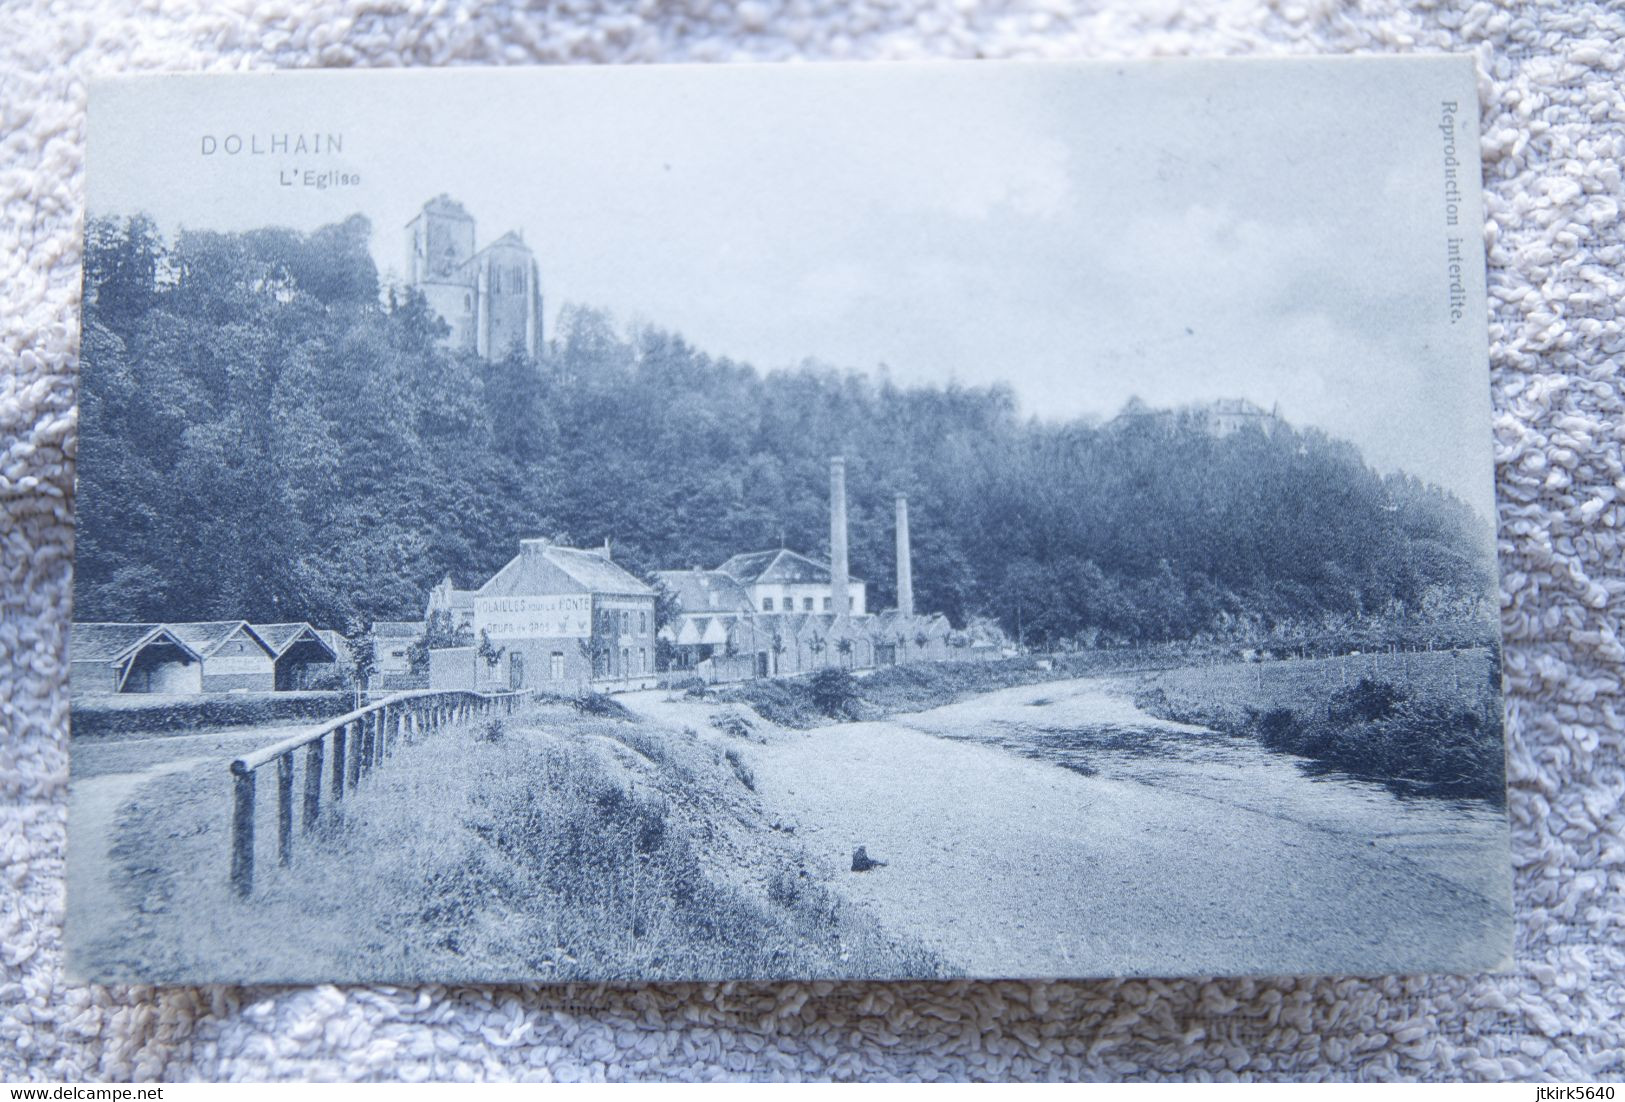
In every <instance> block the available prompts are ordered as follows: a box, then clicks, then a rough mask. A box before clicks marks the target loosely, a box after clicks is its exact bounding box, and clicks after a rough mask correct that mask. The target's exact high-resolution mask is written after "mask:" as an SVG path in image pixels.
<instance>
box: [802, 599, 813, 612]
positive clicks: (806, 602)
mask: <svg viewBox="0 0 1625 1102" xmlns="http://www.w3.org/2000/svg"><path fill="white" fill-rule="evenodd" d="M812 610H813V603H812V598H811V597H803V598H801V611H803V612H811V611H812Z"/></svg>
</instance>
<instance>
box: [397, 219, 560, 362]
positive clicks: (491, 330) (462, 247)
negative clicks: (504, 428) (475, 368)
mask: <svg viewBox="0 0 1625 1102" xmlns="http://www.w3.org/2000/svg"><path fill="white" fill-rule="evenodd" d="M406 277H407V282H408V283H410V284H411V286H413V287H415V288H417V289H418V290H419V291H421V292H422V293H423V297H424V299H425V300H426V301H427V302H428V304H429V307H430V309H432V310H433V311H434V312H435V313H436V314H438V315H440V318H441V320H443V321H444V322H445V323H446V324H447V325H448V326H450V328H451V334H450V336H449V337H448V338H447V341H446V343H447V344H448V345H449V346H450V347H452V348H460V349H466V350H468V351H471V352H474V353H476V354H477V355H479V356H481V357H482V358H484V359H487V360H497V359H501V358H502V357H504V356H506V355H507V354H508V353H510V352H512V351H513V350H514V349H516V348H517V349H519V350H521V351H523V352H524V353H525V354H526V355H528V356H530V357H531V358H533V359H534V358H537V357H539V356H540V355H541V350H542V291H541V271H540V269H539V268H538V267H537V264H536V260H535V257H534V255H533V254H532V253H531V250H530V247H529V246H528V245H526V244H525V241H524V238H522V237H521V236H519V235H518V234H516V233H511V232H510V233H506V234H503V235H502V237H500V238H498V239H497V240H496V241H495V242H493V243H492V244H490V245H487V246H486V247H485V248H483V249H480V250H478V251H475V248H474V217H473V215H471V214H469V213H468V211H466V210H465V209H463V205H462V204H461V203H459V202H457V200H455V199H453V198H451V197H450V196H448V195H437V196H436V197H435V198H433V199H430V200H429V201H428V202H427V203H425V204H423V209H422V210H421V211H419V212H418V214H417V216H416V217H414V218H413V219H412V220H411V221H410V222H408V223H407V224H406Z"/></svg>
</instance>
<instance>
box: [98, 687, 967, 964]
mask: <svg viewBox="0 0 1625 1102" xmlns="http://www.w3.org/2000/svg"><path fill="white" fill-rule="evenodd" d="M599 710H601V711H605V712H609V713H612V714H608V715H604V714H596V715H595V714H590V713H589V712H584V711H582V710H580V709H578V708H573V707H571V706H569V705H567V704H562V703H557V702H547V703H544V704H540V705H538V706H536V707H534V708H532V709H530V710H529V711H527V712H525V713H522V714H520V715H517V716H514V717H509V718H507V719H506V720H505V721H501V722H497V721H486V722H482V723H479V724H476V725H473V726H471V727H470V728H468V729H466V730H464V731H451V732H446V733H444V734H442V735H439V736H435V737H431V738H426V739H423V740H422V741H420V742H417V743H414V744H410V745H405V746H403V747H401V749H400V750H399V752H398V753H397V754H395V755H393V756H392V757H391V758H390V759H389V760H388V761H387V762H386V764H385V766H384V767H383V768H381V769H380V770H378V771H377V772H376V773H374V774H373V775H372V776H371V777H369V778H368V779H367V780H366V781H365V782H364V783H363V785H362V787H361V789H360V790H359V792H358V793H356V794H355V795H354V796H353V797H352V798H350V799H348V800H346V801H344V803H343V804H341V805H340V806H339V808H338V813H337V814H333V815H331V816H330V817H329V818H328V819H327V821H326V822H325V823H324V825H323V826H322V828H321V830H320V835H319V837H318V838H315V839H307V838H305V837H304V836H303V835H301V836H300V838H299V844H300V848H299V850H298V851H297V853H296V859H295V865H294V867H293V868H292V869H279V868H277V867H276V863H275V851H274V847H275V837H276V831H275V820H274V814H275V812H274V807H275V801H274V799H262V800H260V801H259V809H258V815H257V827H256V829H257V835H258V840H259V844H258V846H257V858H258V868H259V877H258V881H257V883H256V888H255V892H254V896H253V899H252V900H251V901H250V902H248V903H244V902H240V901H238V900H236V899H234V898H233V897H232V896H231V895H230V894H229V892H228V889H227V843H226V827H227V820H228V815H229V807H230V803H229V800H228V792H229V786H228V783H227V774H226V768H225V762H224V761H223V760H222V761H221V762H220V763H219V764H218V765H215V764H210V765H209V766H206V767H202V766H200V767H198V768H194V769H191V770H188V771H187V772H185V773H181V774H177V775H174V776H170V777H166V778H162V779H161V780H158V781H154V782H152V783H151V784H149V785H147V786H145V787H144V788H143V790H142V791H141V792H140V793H138V794H137V798H136V799H135V800H134V801H132V802H131V803H129V804H127V805H126V807H125V809H124V811H123V813H122V814H121V816H120V826H119V830H118V832H117V834H118V842H117V846H116V848H115V851H114V858H115V861H116V869H115V874H114V875H115V880H116V881H117V882H118V885H119V891H120V892H121V893H122V894H124V896H125V900H124V902H125V903H126V906H127V907H128V909H129V911H130V913H131V916H132V920H131V921H130V922H129V923H128V924H127V925H126V926H125V927H124V928H123V930H122V932H121V935H120V937H119V939H118V943H117V944H116V945H108V946H102V947H99V949H98V951H97V952H95V953H92V954H90V955H89V962H90V963H91V964H92V965H93V966H95V965H96V963H97V962H98V961H99V962H101V966H96V967H93V971H95V973H96V975H97V978H100V979H111V978H118V977H120V976H128V977H130V978H136V977H140V978H142V979H144V980H148V981H150V980H154V979H161V980H166V981H171V982H174V981H202V980H217V981H218V980H231V979H257V980H269V981H284V980H285V981H314V980H335V979H338V980H358V981H359V980H377V981H391V980H394V981H406V980H426V979H437V980H470V981H472V980H517V979H536V980H578V979H579V980H634V979H637V980H650V979H672V980H678V979H718V978H740V977H753V978H755V977H759V978H786V977H800V978H808V977H820V976H874V977H898V976H931V975H937V974H941V973H942V966H941V965H940V963H939V962H937V961H936V960H935V959H934V958H933V957H931V956H930V955H929V954H928V953H926V952H924V951H923V950H920V949H918V948H916V947H914V946H913V945H911V944H899V943H898V942H896V941H895V940H893V939H890V938H887V937H885V936H883V935H882V934H881V933H880V932H879V931H878V930H877V929H876V928H875V927H874V926H873V925H872V923H871V922H870V921H869V920H868V919H867V917H866V916H865V915H863V914H861V913H859V912H856V911H853V910H851V909H850V908H848V907H847V906H845V905H844V904H842V903H841V901H840V900H838V899H837V898H836V897H835V896H833V895H832V894H831V893H829V892H828V891H826V890H824V889H823V888H821V887H819V886H817V884H816V877H815V876H813V875H809V873H808V872H807V871H806V870H805V869H804V867H803V865H802V861H803V851H802V849H801V846H800V843H799V842H798V841H797V840H796V838H795V837H794V835H793V834H792V833H790V832H789V831H788V830H787V829H785V828H782V827H781V826H780V825H779V824H776V823H774V822H772V821H771V819H770V818H769V817H767V816H766V815H765V814H764V812H763V810H762V808H761V806H760V804H759V803H758V802H757V800H756V797H755V793H754V791H753V789H752V787H751V786H752V777H751V772H750V766H749V759H748V753H749V750H748V748H747V747H744V746H743V745H741V746H739V747H735V746H733V745H731V743H730V740H725V739H716V738H707V737H705V736H701V735H699V734H696V733H695V732H692V731H676V730H667V729H660V728H657V727H653V726H651V725H649V724H647V723H644V722H641V721H631V720H629V719H621V718H615V716H614V714H613V713H615V712H618V711H619V709H618V708H616V707H609V708H601V709H599ZM264 789H265V791H266V792H267V793H270V792H273V791H274V788H272V787H271V786H269V785H267V786H264Z"/></svg>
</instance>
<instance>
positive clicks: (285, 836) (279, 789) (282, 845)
mask: <svg viewBox="0 0 1625 1102" xmlns="http://www.w3.org/2000/svg"><path fill="white" fill-rule="evenodd" d="M276 859H277V863H278V864H280V865H284V866H286V865H291V864H293V751H292V750H289V751H288V752H287V753H285V754H280V755H278V756H277V759H276Z"/></svg>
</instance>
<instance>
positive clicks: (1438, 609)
mask: <svg viewBox="0 0 1625 1102" xmlns="http://www.w3.org/2000/svg"><path fill="white" fill-rule="evenodd" d="M1477 135H1478V117H1477V97H1476V92H1475V74H1474V68H1473V64H1472V62H1471V61H1470V60H1469V59H1466V58H1450V57H1435V58H1405V59H1398V58H1388V59H1323V60H1280V61H1225V62H1157V63H1138V64H1071V63H1048V64H1038V63H1034V64H1005V63H975V64H924V65H827V66H826V65H816V66H815V65H809V66H716V67H708V66H690V67H646V68H596V69H585V68H584V69H562V68H561V69H526V70H502V71H477V70H469V71H444V72H421V71H420V72H373V73H368V72H299V73H276V74H233V75H211V76H164V77H145V78H133V79H128V80H117V81H112V82H106V83H102V84H99V85H97V86H95V87H94V88H93V90H92V93H91V102H90V115H89V138H88V143H89V144H88V169H87V171H88V183H87V187H88V214H87V218H86V224H85V255H84V333H83V373H82V382H81V389H80V422H79V425H80V429H79V432H80V435H79V441H80V442H79V452H78V462H79V467H78V489H77V510H78V551H77V565H76V580H75V601H76V607H75V616H74V624H73V630H72V639H71V649H70V652H69V655H68V657H69V659H70V661H71V669H72V796H71V809H70V817H69V824H68V829H69V853H68V914H67V937H68V941H69V956H70V967H71V971H72V974H73V975H74V976H76V977H77V978H80V979H83V980H91V981H99V982H130V981H137V982H151V983H182V982H185V983H194V982H214V981H219V982H227V981H255V982H260V981H265V982H300V981H393V982H410V981H565V980H614V981H653V980H699V979H707V980H709V979H736V978H737V979H746V978H759V979H772V978H798V979H806V978H831V977H873V978H913V977H959V976H972V977H1067V976H1079V977H1083V976H1126V975H1217V974H1275V973H1358V974H1374V973H1393V972H1435V971H1439V972H1477V971H1484V970H1494V969H1498V968H1503V967H1505V966H1506V965H1507V963H1508V960H1509V954H1510V945H1511V919H1510V907H1511V903H1510V880H1511V873H1510V861H1509V855H1508V829H1507V818H1506V812H1505V749H1504V741H1503V739H1504V736H1503V730H1502V705H1501V673H1500V647H1499V642H1498V626H1497V608H1498V602H1497V576H1496V560H1495V538H1494V535H1495V500H1494V495H1493V477H1492V474H1493V472H1492V457H1491V446H1490V444H1491V440H1490V402H1489V384H1488V371H1487V363H1486V359H1487V357H1486V324H1485V289H1484V253H1483V244H1482V237H1481V227H1482V224H1483V215H1482V209H1481V198H1480V189H1479V180H1478V164H1479V159H1478V144H1477V143H1478V137H1477Z"/></svg>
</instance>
